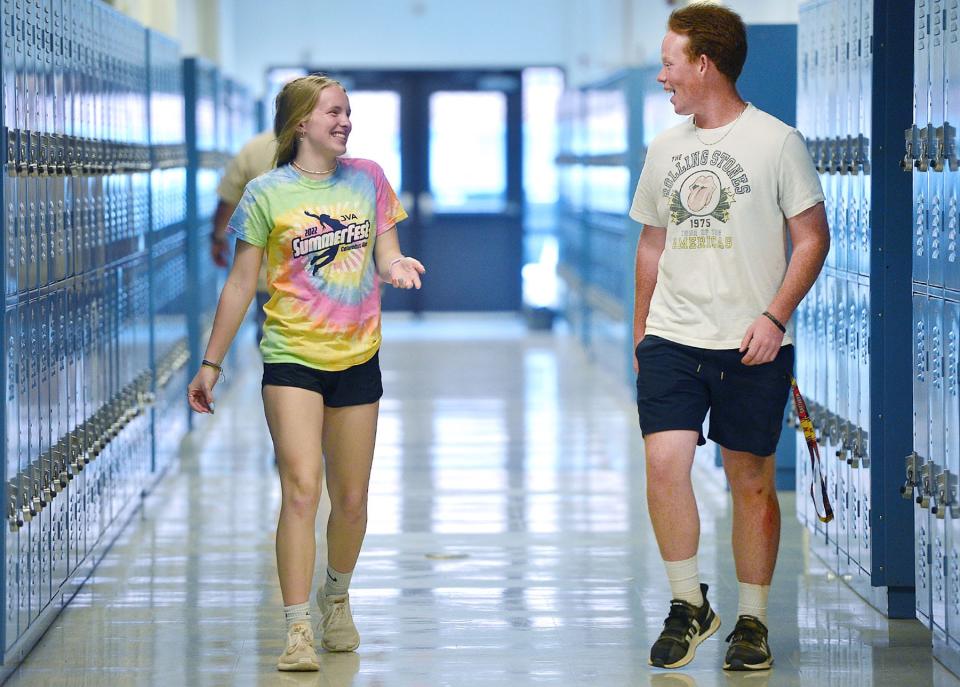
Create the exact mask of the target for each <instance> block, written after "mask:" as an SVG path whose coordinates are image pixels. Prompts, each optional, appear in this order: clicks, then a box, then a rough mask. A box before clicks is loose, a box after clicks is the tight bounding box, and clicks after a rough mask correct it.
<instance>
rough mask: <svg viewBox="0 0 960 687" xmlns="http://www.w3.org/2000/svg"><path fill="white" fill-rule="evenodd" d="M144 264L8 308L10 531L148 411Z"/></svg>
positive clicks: (143, 261) (115, 270)
mask: <svg viewBox="0 0 960 687" xmlns="http://www.w3.org/2000/svg"><path fill="white" fill-rule="evenodd" d="M148 279H149V275H148V272H147V260H146V258H145V257H140V258H138V259H135V260H132V261H130V262H129V263H127V264H126V265H123V266H121V267H117V268H108V269H103V270H98V271H97V272H94V273H91V274H89V275H85V276H84V277H82V278H79V279H76V280H73V282H72V283H69V284H67V285H64V286H63V287H61V288H59V289H57V290H51V291H49V292H47V293H44V294H41V295H40V296H38V297H37V298H35V299H33V300H30V301H28V302H26V303H23V304H18V305H16V306H14V307H11V308H8V309H7V311H6V315H5V324H6V327H5V329H6V347H7V355H6V362H7V369H6V378H7V379H6V382H7V383H6V387H7V398H6V403H5V414H6V432H5V434H4V438H5V441H6V445H5V447H4V448H5V451H4V455H5V456H6V463H5V470H6V475H7V476H8V484H7V493H8V501H9V502H8V510H7V518H8V522H9V525H10V528H11V531H16V529H18V528H19V527H21V526H22V525H23V524H24V523H25V522H29V521H30V520H31V518H32V517H34V516H36V515H37V513H38V512H39V511H42V510H43V508H45V507H46V506H47V505H49V503H50V502H51V501H52V500H53V498H54V497H55V496H56V495H57V494H58V493H59V491H60V490H61V489H63V488H65V487H66V485H67V483H68V482H69V481H70V480H71V479H72V477H73V476H74V475H76V474H77V473H78V472H80V471H81V470H82V469H83V468H84V467H85V465H86V464H87V463H89V462H90V461H91V460H93V459H94V458H96V457H97V455H98V454H99V453H100V451H102V449H103V448H104V447H105V446H106V445H107V444H108V443H109V442H110V441H111V440H112V439H113V438H115V437H116V436H117V434H118V433H119V432H120V431H121V430H122V429H123V428H124V427H125V426H126V424H128V423H129V422H130V421H131V420H133V419H134V418H136V417H139V416H140V415H141V414H142V413H143V411H144V408H145V406H146V405H147V404H148V403H149V400H150V394H151V374H150V351H149V346H150V326H149V323H150V301H149V281H148Z"/></svg>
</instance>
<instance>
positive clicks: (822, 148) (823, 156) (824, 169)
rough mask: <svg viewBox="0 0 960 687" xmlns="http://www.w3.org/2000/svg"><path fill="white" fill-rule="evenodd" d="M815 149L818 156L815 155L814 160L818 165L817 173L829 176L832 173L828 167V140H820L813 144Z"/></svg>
mask: <svg viewBox="0 0 960 687" xmlns="http://www.w3.org/2000/svg"><path fill="white" fill-rule="evenodd" d="M813 145H814V149H815V150H816V155H814V158H813V159H814V160H815V161H816V164H817V172H819V173H820V174H827V173H829V172H830V169H829V167H828V165H829V164H830V163H829V156H830V145H829V142H828V139H826V138H818V139H816V140H815V141H814V143H813Z"/></svg>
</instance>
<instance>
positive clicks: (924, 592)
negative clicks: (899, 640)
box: [913, 293, 932, 626]
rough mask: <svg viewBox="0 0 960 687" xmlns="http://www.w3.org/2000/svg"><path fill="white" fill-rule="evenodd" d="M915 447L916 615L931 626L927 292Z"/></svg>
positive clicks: (916, 342)
mask: <svg viewBox="0 0 960 687" xmlns="http://www.w3.org/2000/svg"><path fill="white" fill-rule="evenodd" d="M913 319H914V336H913V361H914V362H913V366H914V367H913V450H914V451H915V452H916V453H917V454H918V455H919V463H920V464H919V465H918V469H919V475H918V487H917V490H916V491H917V501H918V504H917V507H916V508H915V509H914V545H915V546H916V550H915V553H914V565H915V568H916V575H915V577H916V585H917V587H916V589H917V592H916V593H917V617H918V618H919V619H920V620H922V621H923V622H924V623H925V624H927V625H928V626H929V625H930V622H931V613H932V608H931V601H932V597H931V579H930V574H931V566H930V554H931V548H930V546H931V542H932V536H931V530H930V510H929V507H930V503H929V499H930V489H929V486H930V485H929V474H928V471H929V470H930V467H929V465H928V464H927V460H928V456H927V454H926V452H927V451H928V450H929V430H930V426H929V410H930V408H929V404H930V394H929V390H928V389H929V385H928V382H927V379H928V367H929V359H928V351H927V296H926V294H922V293H914V294H913Z"/></svg>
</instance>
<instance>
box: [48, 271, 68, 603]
mask: <svg viewBox="0 0 960 687" xmlns="http://www.w3.org/2000/svg"><path fill="white" fill-rule="evenodd" d="M51 297H52V298H53V304H54V308H53V311H52V327H53V330H52V331H54V332H55V336H54V341H55V346H54V347H53V349H52V356H51V365H52V367H53V374H54V376H55V379H56V382H55V383H51V394H50V396H51V398H52V399H53V403H54V415H55V420H54V424H53V425H52V427H53V431H52V435H51V443H52V445H53V446H54V453H53V454H52V455H51V456H50V480H51V484H52V485H53V488H54V498H53V502H52V503H51V509H52V512H53V515H52V518H53V526H52V532H51V548H52V554H51V555H52V561H53V573H52V575H53V577H52V581H51V587H52V591H53V592H54V593H55V592H56V591H57V590H58V589H59V588H60V587H61V585H62V584H63V583H64V582H65V581H66V579H67V575H68V573H69V571H68V570H67V495H66V494H64V493H63V492H62V489H63V488H65V484H63V483H62V482H61V475H62V473H63V470H64V462H65V456H66V445H65V443H64V442H65V438H66V437H67V435H68V432H69V431H70V424H69V423H70V420H69V413H70V397H69V380H68V379H67V363H66V360H67V345H66V343H67V342H66V336H67V332H66V308H67V291H66V289H65V288H61V289H59V290H57V291H55V292H53V293H52V294H51Z"/></svg>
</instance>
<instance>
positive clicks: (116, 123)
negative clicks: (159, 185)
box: [2, 0, 150, 174]
mask: <svg viewBox="0 0 960 687" xmlns="http://www.w3.org/2000/svg"><path fill="white" fill-rule="evenodd" d="M2 11H3V23H4V30H3V33H4V49H3V74H4V97H5V101H4V102H5V108H4V121H5V125H6V128H7V131H8V140H9V142H11V143H12V145H8V150H7V154H8V164H9V165H11V168H12V170H13V171H15V173H18V174H66V173H76V172H80V173H89V172H93V173H96V172H116V171H118V170H124V171H130V170H144V169H148V168H149V164H150V159H149V150H148V148H147V146H148V144H149V128H148V124H149V119H148V116H147V109H148V106H147V93H146V87H145V86H146V83H147V78H146V65H147V60H146V49H147V45H146V34H145V30H144V28H143V27H142V26H139V25H138V24H137V23H136V22H134V21H133V20H131V19H129V18H127V17H125V16H123V15H121V14H120V13H118V12H115V11H114V10H112V9H111V8H110V7H108V6H107V5H105V4H103V3H101V2H98V1H97V0H3V2H2Z"/></svg>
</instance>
